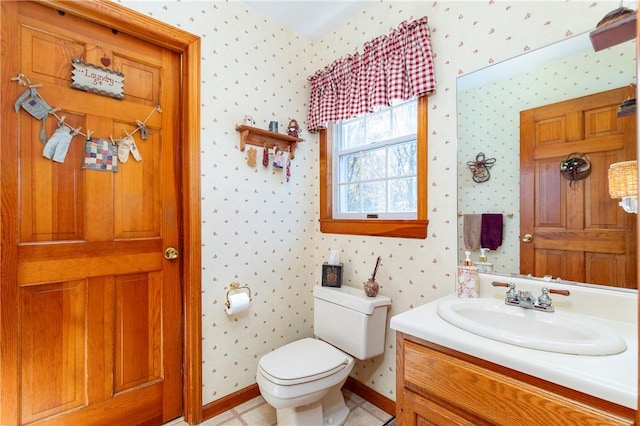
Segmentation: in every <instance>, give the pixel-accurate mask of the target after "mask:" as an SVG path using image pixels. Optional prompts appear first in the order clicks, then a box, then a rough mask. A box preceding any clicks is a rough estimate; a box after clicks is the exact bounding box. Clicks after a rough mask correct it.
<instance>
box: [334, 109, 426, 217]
mask: <svg viewBox="0 0 640 426" xmlns="http://www.w3.org/2000/svg"><path fill="white" fill-rule="evenodd" d="M411 102H413V103H415V104H416V108H417V99H412V100H410V101H403V102H398V103H395V104H394V105H393V106H390V107H384V108H380V109H379V110H377V111H376V112H373V113H370V114H365V115H364V116H361V117H357V118H353V119H349V120H343V121H339V122H337V123H335V124H334V125H333V126H331V127H332V129H331V132H332V139H333V144H332V146H333V152H332V157H333V158H334V159H335V161H333V170H332V174H333V176H334V177H335V181H334V185H333V200H335V201H334V203H333V212H332V213H333V217H334V218H335V219H382V220H384V219H400V220H414V219H416V218H417V215H418V212H417V208H418V185H417V180H418V170H417V159H416V161H415V163H416V170H414V172H413V173H412V174H407V175H403V176H401V178H411V177H413V178H415V179H416V184H415V190H416V192H415V194H414V197H415V198H414V200H413V203H414V205H415V206H416V209H415V210H413V211H407V212H390V211H389V201H390V200H389V187H388V182H389V181H391V180H393V179H398V178H399V177H391V178H390V177H388V176H385V177H384V178H380V179H375V180H366V181H360V182H357V181H356V182H350V183H351V184H353V183H362V182H374V181H378V182H380V181H384V182H385V183H387V185H385V188H386V189H385V193H386V201H385V211H384V212H382V211H380V212H362V211H361V212H340V203H341V202H346V201H345V200H341V196H340V187H341V186H342V185H343V184H340V179H339V177H340V161H339V158H340V156H344V155H349V154H353V153H358V152H366V151H371V150H376V149H385V150H386V151H385V153H386V160H385V169H386V170H387V171H388V167H387V164H388V158H389V155H388V153H389V151H388V150H389V148H390V147H393V146H396V145H401V144H404V143H407V142H413V143H415V144H416V151H415V152H416V156H417V155H418V149H417V145H418V141H417V137H418V129H417V127H418V126H417V123H416V129H415V132H414V133H412V134H407V135H402V136H400V137H392V138H389V139H385V140H381V141H378V142H373V143H370V144H366V145H361V146H358V147H356V148H349V149H344V150H340V149H339V148H340V147H341V145H342V144H341V140H340V136H341V134H342V127H343V126H344V125H345V124H349V123H352V122H354V121H358V120H365V121H367V120H368V118H369V117H371V116H373V115H374V114H376V113H379V112H381V111H385V110H393V109H396V108H400V107H405V106H406V105H407V104H408V103H411ZM393 117H394V115H393V113H392V114H391V115H390V119H391V120H393V119H394V118H393ZM392 125H393V124H392ZM366 131H367V126H366V124H365V137H366ZM385 174H386V173H385Z"/></svg>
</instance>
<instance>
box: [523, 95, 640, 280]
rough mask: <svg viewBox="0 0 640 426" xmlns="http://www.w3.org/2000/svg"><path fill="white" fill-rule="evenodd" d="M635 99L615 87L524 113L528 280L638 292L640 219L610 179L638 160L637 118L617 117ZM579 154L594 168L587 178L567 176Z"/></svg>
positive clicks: (632, 116)
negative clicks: (563, 167)
mask: <svg viewBox="0 0 640 426" xmlns="http://www.w3.org/2000/svg"><path fill="white" fill-rule="evenodd" d="M629 94H630V88H628V87H626V88H620V89H614V90H610V91H607V92H602V93H598V94H594V95H590V96H585V97H581V98H576V99H572V100H568V101H564V102H560V103H557V104H552V105H546V106H542V107H539V108H534V109H530V110H527V111H522V112H521V113H520V140H521V146H520V217H521V220H520V234H521V235H520V237H521V243H520V272H521V273H522V274H533V275H534V276H543V275H552V276H553V277H554V278H555V277H560V278H562V279H565V280H573V281H580V282H587V283H593V284H608V285H613V286H616V287H626V288H636V265H637V259H636V254H637V251H636V215H634V214H629V213H625V212H624V211H623V210H622V208H621V207H619V206H618V201H619V200H614V199H611V197H610V196H609V192H608V181H607V170H608V169H609V165H610V164H612V163H615V162H619V161H627V160H635V159H636V116H635V115H629V116H623V117H618V116H617V111H618V106H619V104H620V103H621V102H622V101H623V100H625V99H626V98H627V97H628V96H629ZM572 153H581V154H584V155H585V156H586V158H587V159H588V161H589V162H590V164H591V173H590V174H589V175H588V177H586V178H585V179H582V180H574V181H571V180H569V179H566V178H565V177H563V176H562V175H561V173H560V163H561V161H562V160H564V159H566V158H567V157H568V156H569V155H571V154H572ZM526 234H530V235H531V237H532V238H531V242H525V241H524V240H525V239H526V238H524V236H525V235H526Z"/></svg>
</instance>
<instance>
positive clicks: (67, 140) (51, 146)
mask: <svg viewBox="0 0 640 426" xmlns="http://www.w3.org/2000/svg"><path fill="white" fill-rule="evenodd" d="M78 131H79V130H78ZM78 131H74V133H72V132H71V129H70V128H69V127H67V126H65V125H64V124H63V123H62V122H60V125H59V127H58V128H57V129H56V130H55V132H53V135H51V137H50V138H49V140H48V141H47V143H46V145H45V146H44V150H43V151H42V155H43V156H44V157H45V158H48V159H49V160H53V161H55V162H57V163H64V159H65V157H66V156H67V151H68V150H69V145H70V144H71V139H73V137H74V136H75V135H77V134H78Z"/></svg>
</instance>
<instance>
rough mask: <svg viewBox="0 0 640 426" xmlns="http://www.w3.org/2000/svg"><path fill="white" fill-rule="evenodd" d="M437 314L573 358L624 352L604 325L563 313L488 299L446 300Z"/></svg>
mask: <svg viewBox="0 0 640 426" xmlns="http://www.w3.org/2000/svg"><path fill="white" fill-rule="evenodd" d="M437 312H438V315H439V316H440V317H441V318H442V319H444V320H445V321H447V322H449V323H451V324H453V325H455V326H456V327H459V328H461V329H463V330H466V331H468V332H471V333H474V334H477V335H480V336H483V337H486V338H489V339H493V340H498V341H500V342H504V343H509V344H512V345H517V346H523V347H525V348H530V349H539V350H543V351H547V352H559V353H565V354H575V355H613V354H619V353H621V352H624V351H625V350H626V349H627V344H626V343H625V341H624V339H623V338H622V337H621V336H620V335H619V334H618V333H617V332H616V331H615V330H612V329H611V328H609V327H607V326H606V325H605V324H602V323H600V322H597V321H594V320H592V319H590V318H587V317H584V316H581V315H577V314H569V313H565V312H557V311H556V312H551V313H550V312H540V311H535V310H533V309H524V308H521V307H518V306H508V305H505V304H504V302H499V301H495V300H490V299H448V300H444V301H442V302H440V304H439V305H438V309H437Z"/></svg>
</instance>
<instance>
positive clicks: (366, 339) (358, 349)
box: [313, 286, 391, 359]
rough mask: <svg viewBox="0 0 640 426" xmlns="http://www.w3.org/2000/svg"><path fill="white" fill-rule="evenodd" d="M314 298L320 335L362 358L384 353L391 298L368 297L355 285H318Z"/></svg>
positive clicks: (315, 328)
mask: <svg viewBox="0 0 640 426" xmlns="http://www.w3.org/2000/svg"><path fill="white" fill-rule="evenodd" d="M313 301H314V307H313V328H314V332H315V335H316V337H318V338H320V339H322V340H324V341H325V342H327V343H330V344H331V345H333V346H335V347H337V348H338V349H341V350H343V351H344V352H346V353H348V354H349V355H352V356H354V357H356V358H358V359H369V358H373V357H374V356H377V355H380V354H382V353H383V352H384V339H385V332H386V330H387V311H388V308H389V306H390V305H391V299H390V298H388V297H386V296H380V295H378V296H376V297H368V296H367V295H365V293H364V289H357V288H353V287H346V286H343V287H322V286H315V287H314V288H313Z"/></svg>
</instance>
